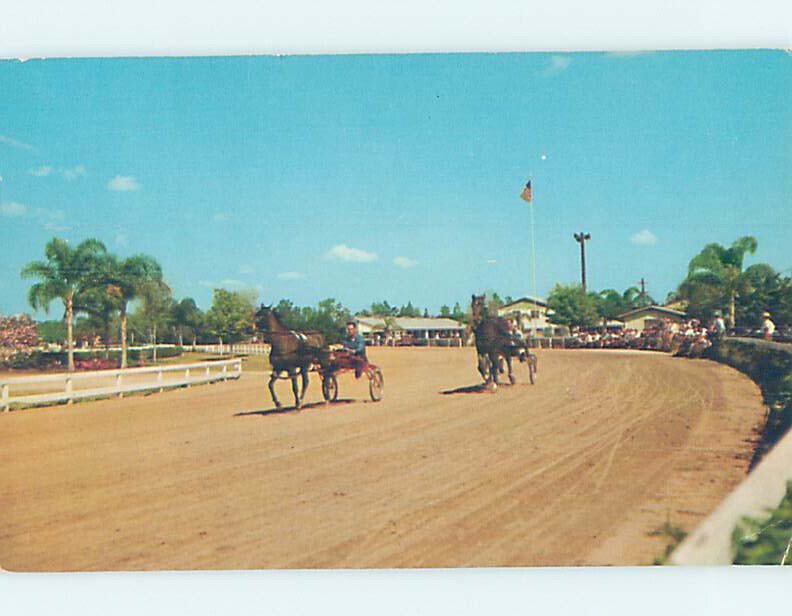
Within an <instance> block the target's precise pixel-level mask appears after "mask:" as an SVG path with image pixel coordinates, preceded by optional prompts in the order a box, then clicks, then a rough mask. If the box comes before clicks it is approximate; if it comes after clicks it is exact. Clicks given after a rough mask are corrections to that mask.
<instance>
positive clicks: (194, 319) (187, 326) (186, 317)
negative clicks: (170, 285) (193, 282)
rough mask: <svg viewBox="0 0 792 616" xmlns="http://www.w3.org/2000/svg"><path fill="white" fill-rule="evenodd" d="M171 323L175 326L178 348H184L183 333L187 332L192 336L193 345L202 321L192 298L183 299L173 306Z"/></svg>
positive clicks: (201, 315)
mask: <svg viewBox="0 0 792 616" xmlns="http://www.w3.org/2000/svg"><path fill="white" fill-rule="evenodd" d="M172 319H173V323H174V325H175V326H176V333H177V335H178V337H179V346H184V333H185V332H188V333H189V334H190V335H191V336H192V340H193V344H195V340H196V338H197V337H198V332H199V330H200V329H201V326H202V324H203V320H204V314H203V313H202V312H201V310H200V308H198V305H197V304H196V303H195V300H194V299H193V298H192V297H185V298H184V299H183V300H181V301H180V302H178V303H176V304H174V305H173V313H172Z"/></svg>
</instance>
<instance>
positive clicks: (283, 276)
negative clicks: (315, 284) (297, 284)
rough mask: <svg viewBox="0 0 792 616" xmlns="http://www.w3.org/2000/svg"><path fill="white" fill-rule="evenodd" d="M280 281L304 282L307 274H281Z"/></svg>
mask: <svg viewBox="0 0 792 616" xmlns="http://www.w3.org/2000/svg"><path fill="white" fill-rule="evenodd" d="M278 278H279V279H280V280H303V279H304V278H305V274H303V273H302V272H281V273H280V274H278Z"/></svg>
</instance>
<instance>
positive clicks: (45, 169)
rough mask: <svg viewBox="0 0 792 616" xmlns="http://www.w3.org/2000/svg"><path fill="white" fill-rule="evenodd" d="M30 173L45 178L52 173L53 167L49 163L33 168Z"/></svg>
mask: <svg viewBox="0 0 792 616" xmlns="http://www.w3.org/2000/svg"><path fill="white" fill-rule="evenodd" d="M28 173H29V174H30V175H34V176H36V177H37V178H43V177H46V176H48V175H49V174H50V173H52V167H50V166H49V165H42V166H41V167H39V168H38V169H31V170H30V171H28Z"/></svg>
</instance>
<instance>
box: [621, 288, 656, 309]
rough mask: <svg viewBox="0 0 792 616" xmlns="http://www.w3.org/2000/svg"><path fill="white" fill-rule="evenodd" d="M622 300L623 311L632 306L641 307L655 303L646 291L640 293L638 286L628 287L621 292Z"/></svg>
mask: <svg viewBox="0 0 792 616" xmlns="http://www.w3.org/2000/svg"><path fill="white" fill-rule="evenodd" d="M622 301H623V303H624V312H626V311H627V310H632V309H633V308H643V307H645V306H651V305H652V304H654V303H655V301H654V299H653V298H652V296H651V295H649V294H648V293H641V290H640V289H639V288H638V287H628V288H627V289H625V290H624V293H622Z"/></svg>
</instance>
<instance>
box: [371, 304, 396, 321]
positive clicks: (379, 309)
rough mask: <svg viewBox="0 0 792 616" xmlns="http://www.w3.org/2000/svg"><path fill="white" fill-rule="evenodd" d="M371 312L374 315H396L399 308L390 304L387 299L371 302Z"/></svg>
mask: <svg viewBox="0 0 792 616" xmlns="http://www.w3.org/2000/svg"><path fill="white" fill-rule="evenodd" d="M371 314H372V315H374V316H388V315H390V316H394V317H395V316H397V315H398V314H399V309H398V308H397V307H396V306H391V305H390V304H389V303H388V302H387V301H381V302H374V303H373V304H371Z"/></svg>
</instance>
